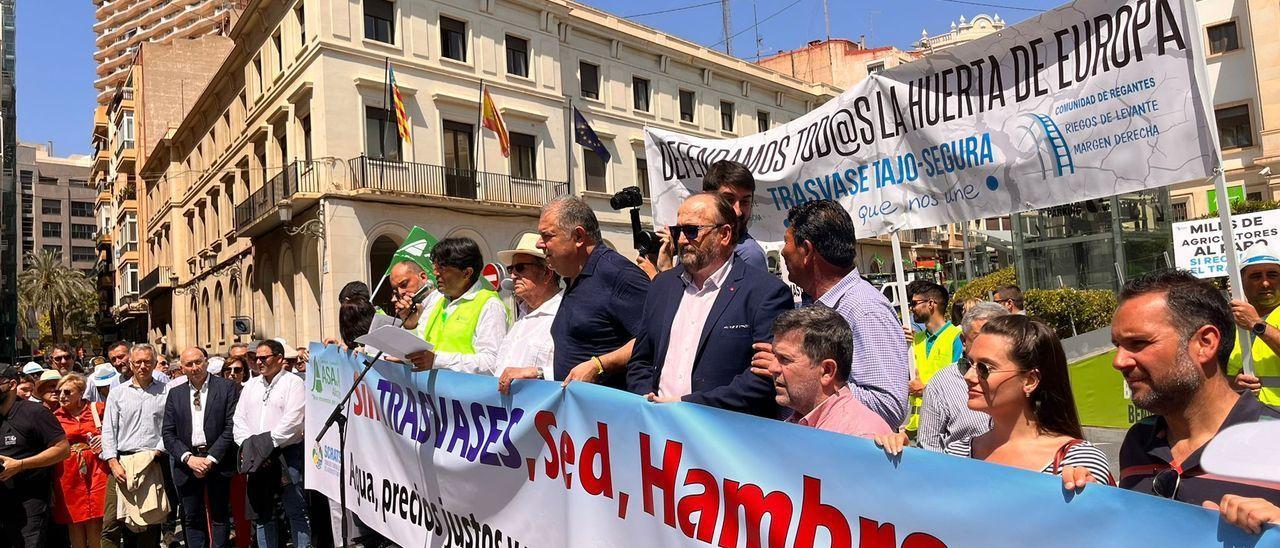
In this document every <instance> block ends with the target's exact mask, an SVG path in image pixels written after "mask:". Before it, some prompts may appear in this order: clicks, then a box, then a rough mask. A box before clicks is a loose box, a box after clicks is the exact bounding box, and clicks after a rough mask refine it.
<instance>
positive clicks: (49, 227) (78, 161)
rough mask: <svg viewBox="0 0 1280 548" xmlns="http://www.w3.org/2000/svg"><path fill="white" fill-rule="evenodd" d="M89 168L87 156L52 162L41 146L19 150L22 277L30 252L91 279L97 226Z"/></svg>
mask: <svg viewBox="0 0 1280 548" xmlns="http://www.w3.org/2000/svg"><path fill="white" fill-rule="evenodd" d="M89 163H90V159H89V157H88V156H84V155H72V156H69V157H66V158H59V157H56V156H53V155H52V154H50V153H49V149H48V148H46V147H45V145H43V144H32V143H20V144H19V145H18V161H17V164H18V186H19V189H18V207H19V210H20V212H19V218H20V219H21V225H22V236H21V239H22V252H21V253H22V260H21V262H20V263H19V266H18V271H19V272H21V271H23V270H25V269H26V256H27V253H28V252H31V251H49V252H52V253H54V254H56V255H58V256H60V257H61V258H62V264H64V265H66V266H68V267H71V268H74V269H76V270H80V271H82V272H85V273H87V274H91V273H92V272H91V271H92V270H93V266H94V263H96V262H97V254H96V253H95V251H94V238H96V237H97V232H98V226H97V222H96V221H95V219H94V216H95V214H96V213H95V209H96V206H95V204H94V201H95V198H96V196H97V192H95V191H94V189H92V188H90V187H89Z"/></svg>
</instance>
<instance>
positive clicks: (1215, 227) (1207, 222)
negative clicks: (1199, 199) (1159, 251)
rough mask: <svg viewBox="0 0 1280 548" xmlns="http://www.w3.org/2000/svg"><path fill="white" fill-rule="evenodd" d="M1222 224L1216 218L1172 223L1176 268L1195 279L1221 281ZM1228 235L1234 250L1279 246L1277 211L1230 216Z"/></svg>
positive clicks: (1223, 257) (1224, 257)
mask: <svg viewBox="0 0 1280 548" xmlns="http://www.w3.org/2000/svg"><path fill="white" fill-rule="evenodd" d="M1221 228H1222V225H1221V221H1220V220H1219V219H1217V218H1213V219H1201V220H1198V221H1182V222H1179V223H1173V260H1174V262H1175V263H1177V266H1178V268H1180V269H1183V270H1189V271H1191V273H1192V274H1195V275H1196V277H1198V278H1221V277H1223V276H1226V275H1227V274H1228V272H1227V255H1226V249H1225V247H1223V245H1222V230H1221ZM1231 232H1232V235H1233V236H1234V237H1235V240H1236V251H1244V250H1246V249H1249V248H1250V247H1252V246H1255V245H1266V246H1272V247H1273V248H1274V247H1275V246H1276V245H1277V244H1280V209H1272V210H1268V211H1259V212H1256V213H1246V214H1243V215H1232V216H1231Z"/></svg>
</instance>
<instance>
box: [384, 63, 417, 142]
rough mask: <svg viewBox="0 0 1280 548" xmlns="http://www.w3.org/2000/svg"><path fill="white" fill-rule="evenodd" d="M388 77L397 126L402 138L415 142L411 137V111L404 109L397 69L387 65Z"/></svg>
mask: <svg viewBox="0 0 1280 548" xmlns="http://www.w3.org/2000/svg"><path fill="white" fill-rule="evenodd" d="M387 79H388V81H389V82H390V83H391V101H392V102H393V103H394V104H395V106H396V127H397V129H399V131H400V138H401V139H404V141H405V142H406V143H409V142H413V139H411V138H410V137H409V113H408V112H407V111H405V109H404V98H402V97H401V96H400V87H399V86H397V85H396V70H395V69H393V68H391V66H390V65H387Z"/></svg>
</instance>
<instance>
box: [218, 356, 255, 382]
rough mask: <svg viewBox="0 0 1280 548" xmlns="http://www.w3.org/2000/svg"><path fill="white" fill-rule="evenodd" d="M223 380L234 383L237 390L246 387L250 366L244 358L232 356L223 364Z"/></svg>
mask: <svg viewBox="0 0 1280 548" xmlns="http://www.w3.org/2000/svg"><path fill="white" fill-rule="evenodd" d="M222 378H224V379H227V380H230V381H234V382H235V383H236V388H242V387H244V383H245V382H247V381H248V380H249V365H248V363H247V362H246V361H245V359H244V358H242V357H240V356H232V357H230V358H227V359H226V361H224V362H222Z"/></svg>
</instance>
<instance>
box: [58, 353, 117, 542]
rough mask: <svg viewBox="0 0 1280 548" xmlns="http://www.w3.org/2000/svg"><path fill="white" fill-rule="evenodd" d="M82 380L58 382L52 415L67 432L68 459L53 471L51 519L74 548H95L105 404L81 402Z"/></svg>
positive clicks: (103, 488)
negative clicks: (56, 405)
mask: <svg viewBox="0 0 1280 548" xmlns="http://www.w3.org/2000/svg"><path fill="white" fill-rule="evenodd" d="M84 388H85V380H84V377H81V376H80V375H76V374H71V375H67V376H66V377H63V378H62V380H60V381H58V388H57V393H58V400H59V402H60V403H61V404H62V406H61V407H59V408H58V410H57V411H55V412H54V413H53V414H54V416H55V417H57V419H58V422H59V423H60V424H62V429H63V430H65V431H66V432H67V442H68V443H70V444H71V456H70V457H69V458H67V460H64V461H62V463H61V464H60V465H58V466H57V467H56V469H58V488H57V490H56V492H55V494H54V500H55V504H54V507H53V518H54V520H55V521H56V522H57V523H63V524H66V525H67V531H68V532H69V533H70V536H71V546H72V547H73V548H84V547H87V546H97V545H98V539H99V538H101V536H102V507H103V505H104V504H105V502H106V495H107V466H106V463H105V462H103V461H102V459H100V458H99V457H98V454H99V453H101V452H102V445H101V443H102V442H101V440H100V439H99V438H100V436H101V435H102V411H103V407H104V405H105V404H102V403H93V402H90V401H87V400H85V399H84Z"/></svg>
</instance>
